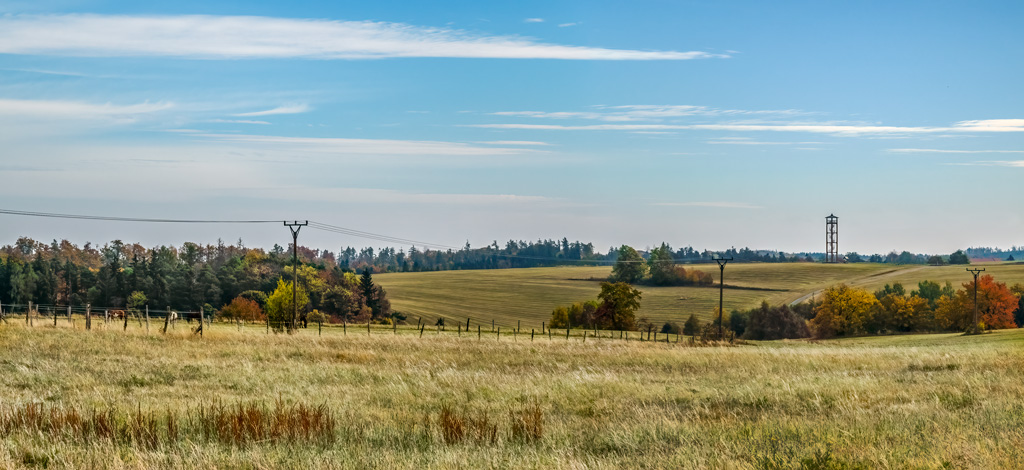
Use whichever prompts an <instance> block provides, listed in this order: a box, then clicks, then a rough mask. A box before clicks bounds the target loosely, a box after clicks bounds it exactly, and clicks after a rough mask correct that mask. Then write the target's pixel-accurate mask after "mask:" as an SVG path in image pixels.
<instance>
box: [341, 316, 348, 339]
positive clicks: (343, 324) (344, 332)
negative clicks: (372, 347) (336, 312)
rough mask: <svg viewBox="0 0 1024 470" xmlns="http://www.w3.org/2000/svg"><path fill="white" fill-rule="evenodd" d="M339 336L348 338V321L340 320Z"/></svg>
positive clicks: (345, 319)
mask: <svg viewBox="0 0 1024 470" xmlns="http://www.w3.org/2000/svg"><path fill="white" fill-rule="evenodd" d="M341 334H342V336H348V319H347V318H342V319H341Z"/></svg>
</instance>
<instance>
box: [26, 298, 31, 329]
mask: <svg viewBox="0 0 1024 470" xmlns="http://www.w3.org/2000/svg"><path fill="white" fill-rule="evenodd" d="M31 312H32V302H29V303H28V310H25V324H26V325H28V326H32V324H31V323H30V320H29V314H30V313H31Z"/></svg>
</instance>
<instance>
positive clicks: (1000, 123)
mask: <svg viewBox="0 0 1024 470" xmlns="http://www.w3.org/2000/svg"><path fill="white" fill-rule="evenodd" d="M470 127H481V128H487V129H524V130H561V131H670V130H709V131H732V132H805V133H813V134H832V135H838V136H864V135H891V136H901V135H920V134H964V133H991V132H1024V119H993V120H985V121H962V122H958V123H956V124H953V125H952V126H947V127H901V126H880V125H866V124H831V123H820V124H818V123H778V124H739V123H722V124H593V125H577V126H566V125H557V124H474V125H471V126H470Z"/></svg>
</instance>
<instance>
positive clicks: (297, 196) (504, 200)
mask: <svg viewBox="0 0 1024 470" xmlns="http://www.w3.org/2000/svg"><path fill="white" fill-rule="evenodd" d="M260 193H261V196H264V197H273V198H275V199H287V200H304V201H318V202H325V201H327V202H331V201H337V202H344V203H353V202H363V203H376V204H440V205H511V204H538V203H545V202H552V201H554V200H553V199H551V198H548V197H545V196H531V195H521V194H486V193H483V194H481V193H472V194H471V193H426V192H420V193H418V192H409V191H401V190H394V189H377V188H312V187H308V186H302V187H287V188H267V189H261V190H260Z"/></svg>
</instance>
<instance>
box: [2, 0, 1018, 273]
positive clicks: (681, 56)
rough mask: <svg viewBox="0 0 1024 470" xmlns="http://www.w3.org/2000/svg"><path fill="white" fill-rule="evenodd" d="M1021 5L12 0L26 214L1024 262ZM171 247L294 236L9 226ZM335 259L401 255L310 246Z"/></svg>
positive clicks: (7, 37)
mask: <svg viewBox="0 0 1024 470" xmlns="http://www.w3.org/2000/svg"><path fill="white" fill-rule="evenodd" d="M1022 19H1024V4H1021V3H1019V2H857V3H856V4H853V3H851V4H841V3H837V2H667V1H650V2H643V1H637V2H599V1H580V2H569V1H565V2H532V1H521V2H505V3H501V4H499V3H498V2H468V1H467V2H430V3H429V4H427V3H426V2H397V1H375V2H287V3H284V2H211V1H205V2H192V1H178V2H172V3H162V2H95V1H63V2H27V1H3V0H0V148H2V149H3V150H2V151H0V152H2V153H0V175H2V178H3V179H2V181H3V184H2V185H0V194H2V197H3V199H4V201H5V202H4V203H3V206H4V208H9V209H21V210H35V211H50V212H65V213H88V214H99V215H119V216H158V217H181V218H247V219H248V218H259V219H296V218H297V219H311V220H317V221H321V222H326V223H331V224H335V225H341V226H345V227H351V228H356V229H360V230H365V231H371V232H376V233H384V234H388V235H393V236H398V237H403V238H409V239H416V240H426V241H431V242H434V243H438V244H445V245H454V246H461V245H462V244H464V243H465V242H466V241H469V242H470V243H471V244H472V245H473V246H480V245H484V244H488V243H490V242H491V241H492V240H498V241H499V243H501V242H502V241H504V240H507V239H510V238H514V239H537V238H549V237H551V238H561V237H563V236H566V237H568V238H570V239H579V240H583V241H593V242H594V243H595V244H596V245H597V246H598V247H599V249H601V250H602V251H603V250H605V249H606V248H607V247H608V246H611V245H619V244H623V243H626V244H631V245H634V246H637V247H641V248H642V247H647V246H652V245H656V244H657V243H659V242H661V241H667V242H669V243H671V244H672V245H674V246H677V247H678V246H682V245H692V246H695V247H697V248H710V249H722V248H728V247H730V246H736V247H742V246H750V247H755V248H768V249H782V250H786V251H822V250H823V238H824V237H823V235H824V233H823V232H824V227H823V225H824V224H823V222H824V221H823V219H824V217H825V216H827V215H829V213H835V214H836V215H838V216H839V217H840V249H841V250H842V251H859V252H886V251H889V250H894V249H895V250H904V249H906V250H910V251H914V252H938V253H948V252H951V251H953V250H955V249H958V248H964V247H967V246H979V245H988V246H1003V247H1005V246H1009V245H1011V244H1017V245H1020V244H1024V215H1022V213H1021V211H1020V209H1019V208H1020V207H1021V205H1022V204H1021V203H1022V202H1024V191H1022V190H1021V189H1020V184H1019V182H1020V181H1021V176H1024V94H1022V93H1021V92H1020V80H1021V76H1022V72H1024V70H1022V69H1024V49H1022V48H1021V47H1020V45H1021V44H1024V32H1022V31H1024V30H1022V28H1020V22H1021V20H1022ZM4 222H5V223H4V224H3V225H2V226H0V227H2V228H0V237H2V238H3V239H5V240H8V241H13V240H14V239H15V238H16V237H18V236H20V235H28V236H32V237H35V238H38V239H43V240H49V239H53V238H58V239H60V238H68V239H70V240H72V241H75V242H78V243H83V242H85V241H87V240H89V241H93V242H105V241H108V240H111V239H114V238H121V239H124V240H128V241H140V242H142V243H144V244H147V245H149V244H157V243H166V244H180V243H181V242H182V241H185V240H196V241H202V242H213V241H215V240H216V239H217V238H218V237H222V238H224V239H225V240H235V239H237V238H239V237H241V238H243V239H244V240H245V241H246V243H247V245H249V246H270V245H272V244H273V243H275V242H276V243H281V244H282V245H284V244H285V243H286V242H287V241H288V239H289V236H288V233H287V231H285V230H284V229H283V228H281V227H269V226H268V227H259V226H258V227H253V226H216V227H200V228H199V229H197V228H196V227H193V226H187V227H174V226H146V225H129V224H122V225H118V224H110V223H98V222H74V223H68V222H66V221H52V220H30V219H14V218H7V219H4ZM303 243H304V244H309V245H314V246H319V247H323V248H329V249H336V248H338V247H340V246H346V245H354V246H364V245H378V243H377V242H373V241H371V240H360V239H354V238H344V237H340V236H338V235H335V234H329V233H324V232H316V231H313V230H309V231H307V232H303Z"/></svg>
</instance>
